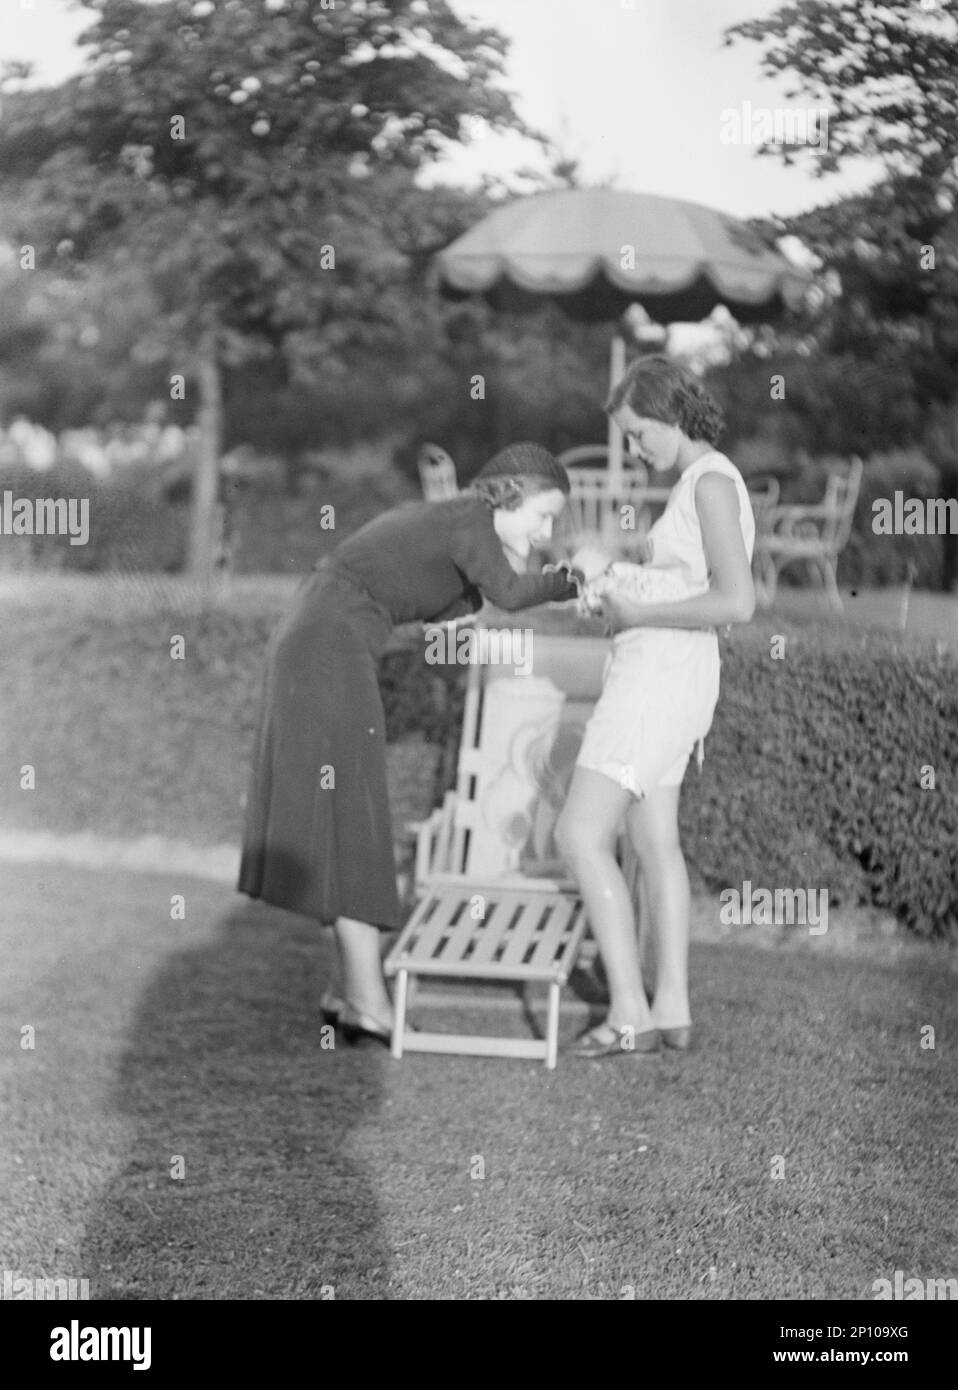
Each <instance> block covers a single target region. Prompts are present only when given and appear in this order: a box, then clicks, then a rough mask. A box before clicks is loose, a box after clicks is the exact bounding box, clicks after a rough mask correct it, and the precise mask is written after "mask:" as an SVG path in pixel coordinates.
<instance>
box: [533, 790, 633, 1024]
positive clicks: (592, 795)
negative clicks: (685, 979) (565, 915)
mask: <svg viewBox="0 0 958 1390" xmlns="http://www.w3.org/2000/svg"><path fill="white" fill-rule="evenodd" d="M631 800H632V793H631V792H629V791H627V790H626V789H625V788H624V787H621V786H619V784H618V783H617V782H614V781H613V780H612V779H611V778H610V777H605V776H603V774H602V773H601V772H593V771H591V770H590V769H587V768H582V767H577V768H576V770H575V772H574V774H573V777H572V784H571V786H570V788H569V795H568V797H567V798H566V803H565V806H564V807H563V809H562V814H561V815H560V817H559V820H558V822H557V824H556V843H557V845H558V846H559V850H560V852H561V854H562V855H563V858H564V859H565V861H566V863H567V865H568V867H569V870H570V872H571V873H572V875H573V876H574V878H575V880H576V882H577V883H578V885H579V890H580V892H581V893H582V897H583V899H584V901H585V908H586V912H587V914H588V918H589V924H590V926H591V928H592V931H593V934H594V936H595V939H596V941H597V943H598V946H599V954H600V955H601V956H602V963H603V965H604V966H605V970H606V974H607V976H608V980H609V1013H608V1018H607V1022H608V1024H609V1026H610V1027H611V1028H627V1027H630V1028H634V1029H635V1030H636V1032H644V1031H645V1030H646V1029H648V1028H650V1027H652V1022H651V1016H650V1014H649V1006H648V1002H647V1000H646V997H645V992H644V990H643V988H642V972H641V970H640V968H639V951H638V943H637V941H636V936H635V914H634V912H633V910H632V900H631V897H630V895H629V890H628V887H627V886H626V882H625V879H624V877H623V875H622V870H621V869H620V868H619V865H618V864H617V862H616V858H615V837H616V831H617V830H618V828H619V826H620V825H621V823H622V819H623V817H624V815H625V813H626V810H627V809H628V805H629V802H630V801H631Z"/></svg>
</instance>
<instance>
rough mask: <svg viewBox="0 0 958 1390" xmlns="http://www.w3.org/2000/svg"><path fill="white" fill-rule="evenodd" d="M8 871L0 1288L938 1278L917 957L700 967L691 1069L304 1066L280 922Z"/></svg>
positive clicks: (842, 1290) (364, 1291)
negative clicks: (178, 913)
mask: <svg viewBox="0 0 958 1390" xmlns="http://www.w3.org/2000/svg"><path fill="white" fill-rule="evenodd" d="M5 881H6V882H5V887H6V891H5V904H6V908H7V911H6V912H5V914H4V917H3V925H2V927H0V950H2V952H3V957H4V960H5V963H6V968H5V970H4V980H3V987H2V995H0V1027H2V1030H3V1032H4V1035H5V1036H7V1037H8V1038H11V1037H18V1036H20V1034H21V1029H23V1028H24V1027H25V1026H26V1025H30V1026H32V1027H33V1028H34V1029H35V1030H36V1046H35V1048H34V1049H33V1050H23V1049H21V1048H18V1047H17V1046H13V1047H8V1048H5V1049H4V1050H3V1052H2V1061H0V1129H2V1132H3V1134H4V1144H3V1146H2V1149H0V1182H2V1190H3V1193H4V1201H3V1204H2V1214H0V1251H2V1258H3V1264H4V1266H5V1267H6V1268H10V1269H14V1270H19V1271H20V1272H21V1273H22V1274H24V1275H27V1276H33V1277H41V1276H44V1275H45V1276H47V1277H50V1278H53V1277H73V1278H88V1279H89V1280H90V1282H91V1294H92V1296H93V1297H94V1298H105V1297H114V1298H115V1297H119V1298H129V1299H147V1298H159V1299H196V1298H217V1299H231V1298H237V1299H255V1298H264V1299H303V1298H318V1297H320V1296H321V1293H322V1291H323V1289H324V1287H328V1286H332V1287H333V1288H334V1290H335V1296H336V1297H337V1298H340V1299H342V1298H394V1299H409V1298H412V1299H419V1298H453V1299H507V1298H529V1299H541V1298H550V1297H551V1298H561V1299H580V1298H621V1297H623V1296H629V1294H630V1291H632V1290H634V1294H635V1297H637V1298H650V1297H658V1298H668V1299H727V1298H747V1299H762V1300H769V1299H783V1298H800V1299H820V1298H838V1299H869V1298H871V1297H872V1287H871V1286H872V1283H873V1281H874V1280H875V1279H877V1278H885V1277H887V1278H892V1277H893V1276H894V1271H895V1270H896V1269H901V1270H903V1271H904V1272H905V1276H906V1277H911V1276H912V1275H915V1276H919V1277H928V1276H953V1275H956V1274H958V1270H956V1268H955V1266H954V1251H955V1249H956V1237H958V1229H956V1209H955V1203H954V1190H955V1178H956V1166H955V1165H956V1149H955V1135H956V1133H958V1069H956V1068H955V1066H954V1064H953V1059H952V1058H951V1057H950V1052H951V1049H952V1047H953V1038H954V1035H955V1027H956V1023H958V1018H956V1013H958V1009H956V1003H955V992H954V979H953V977H951V978H949V976H948V975H947V974H946V973H945V972H943V971H941V970H940V969H939V968H938V967H937V966H936V965H935V963H934V960H933V958H932V957H931V956H929V958H928V959H927V960H924V961H923V960H914V959H913V960H908V961H903V962H899V964H898V965H897V966H895V967H889V966H884V965H877V964H866V963H863V962H859V961H853V960H838V959H835V958H832V957H828V956H824V955H822V956H819V955H817V954H816V953H815V952H814V951H811V950H809V951H806V952H804V953H790V952H786V953H783V952H769V951H765V952H760V951H752V950H750V949H748V948H746V947H742V948H730V947H720V946H707V945H700V946H698V947H696V948H694V951H693V962H692V969H693V981H694V982H695V994H694V1008H695V1012H696V1019H697V1023H698V1027H699V1034H700V1046H699V1049H698V1051H697V1052H694V1053H692V1054H690V1055H688V1056H679V1055H664V1056H662V1057H661V1058H658V1059H646V1060H636V1059H635V1058H634V1057H633V1058H622V1059H616V1060H615V1061H607V1062H582V1061H578V1060H575V1059H563V1060H560V1064H559V1068H558V1070H557V1071H556V1072H554V1073H551V1074H550V1073H548V1072H546V1071H545V1069H544V1067H542V1065H541V1064H536V1063H528V1062H522V1061H506V1060H479V1059H469V1058H443V1057H428V1056H421V1057H412V1058H408V1059H406V1060H404V1061H403V1062H402V1063H399V1064H397V1063H395V1062H393V1061H392V1060H391V1059H390V1058H389V1057H388V1056H387V1055H385V1054H384V1053H382V1052H381V1051H375V1052H367V1051H349V1050H346V1051H342V1050H333V1051H330V1050H327V1049H324V1048H323V1047H322V1046H321V1036H320V1030H319V1024H318V1019H317V1009H316V1001H317V998H318V994H319V991H320V989H321V987H322V984H323V981H324V976H325V972H326V970H327V968H328V963H329V945H328V942H327V941H326V940H325V939H324V937H323V936H322V935H320V934H317V932H316V931H315V929H314V928H312V927H311V925H310V924H309V923H308V922H306V921H305V920H304V919H301V918H296V917H292V916H289V915H286V914H283V913H279V912H276V911H274V910H272V909H268V908H264V907H263V906H262V905H260V904H250V903H247V902H246V901H245V900H242V899H239V898H238V897H235V896H234V895H232V894H231V893H229V892H228V891H226V890H224V889H222V888H219V887H217V886H215V885H210V884H203V883H200V882H198V881H196V880H182V881H177V880H173V879H170V878H163V877H155V878H153V877H134V876H128V875H119V874H113V875H105V874H95V873H92V872H88V871H84V870H72V869H63V868H56V869H47V868H36V867H17V868H16V869H13V868H9V867H7V869H6V872H5ZM173 893H183V894H184V895H185V897H186V903H187V915H186V920H185V921H173V920H170V915H169V913H170V906H169V904H170V897H171V895H172V894H173ZM584 1016H585V1015H584V1010H583V1006H582V1005H580V1004H578V1002H577V1001H575V1000H572V1001H571V1002H570V1003H569V1004H568V1005H567V1006H566V1008H565V1011H564V1014H563V1032H564V1035H565V1036H566V1037H568V1036H569V1035H570V1034H571V1033H572V1032H574V1031H577V1029H578V1028H579V1027H580V1026H581V1025H582V1022H583V1020H584ZM429 1018H430V1023H432V1021H433V1020H434V1021H435V1023H436V1025H437V1026H448V1027H450V1028H451V1029H459V1028H463V1027H464V1028H468V1029H476V1030H477V1031H480V1030H483V1029H490V1030H491V1029H493V1028H494V1027H515V1028H516V1030H524V1028H525V1025H524V1023H523V1021H522V1018H521V1015H520V1012H519V1009H518V1006H516V1008H515V1010H514V1012H509V1011H506V1012H493V1011H491V1010H489V1009H486V1010H484V1011H481V1010H480V1009H479V1008H478V1007H474V1008H471V1007H470V1006H469V1005H468V1004H465V1005H463V1006H462V1007H461V1008H457V1009H444V1010H443V1011H442V1012H441V1013H440V1012H438V1011H437V1012H436V1013H435V1014H434V1013H433V1011H432V1010H430V1011H429ZM929 1023H930V1024H932V1025H933V1026H934V1027H935V1029H936V1034H937V1046H936V1048H935V1050H934V1051H923V1050H922V1049H921V1047H920V1036H921V1034H920V1030H921V1028H922V1026H923V1025H925V1024H929ZM176 1156H180V1157H181V1159H182V1162H183V1165H184V1176H183V1178H182V1179H174V1178H172V1177H171V1176H170V1173H171V1164H173V1163H174V1162H175V1160H176ZM776 1156H780V1157H781V1158H782V1159H783V1160H784V1166H783V1169H782V1171H783V1176H782V1177H780V1178H774V1177H773V1176H772V1174H773V1172H774V1171H776V1169H775V1166H774V1165H775V1160H776ZM473 1174H475V1175H476V1176H473ZM479 1174H483V1176H478V1175H479Z"/></svg>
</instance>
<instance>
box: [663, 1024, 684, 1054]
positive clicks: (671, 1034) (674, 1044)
mask: <svg viewBox="0 0 958 1390" xmlns="http://www.w3.org/2000/svg"><path fill="white" fill-rule="evenodd" d="M659 1032H660V1033H661V1034H662V1042H663V1043H664V1044H665V1046H666V1047H671V1048H673V1049H674V1050H675V1051H676V1052H688V1051H689V1049H690V1048H691V1046H692V1025H691V1023H687V1024H686V1025H685V1026H684V1027H683V1028H660V1029H659Z"/></svg>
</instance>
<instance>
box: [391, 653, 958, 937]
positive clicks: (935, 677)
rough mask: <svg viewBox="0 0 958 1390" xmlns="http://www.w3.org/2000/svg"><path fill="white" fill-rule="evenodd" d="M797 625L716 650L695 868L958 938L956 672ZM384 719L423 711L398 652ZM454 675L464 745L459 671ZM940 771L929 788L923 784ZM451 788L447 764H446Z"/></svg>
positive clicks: (690, 817)
mask: <svg viewBox="0 0 958 1390" xmlns="http://www.w3.org/2000/svg"><path fill="white" fill-rule="evenodd" d="M840 634H841V629H831V628H806V629H801V628H799V629H797V630H796V629H790V635H788V636H787V637H786V643H785V651H784V657H783V659H773V658H772V656H771V642H770V636H771V633H770V632H769V633H768V634H763V633H761V632H759V631H756V630H754V629H753V630H750V631H747V632H744V633H739V634H736V635H734V636H733V638H732V639H731V640H729V641H727V642H725V643H724V644H723V653H722V695H721V699H720V701H719V706H718V710H717V711H716V716H715V722H714V724H713V726H712V730H711V733H710V734H709V736H708V738H707V739H706V744H705V752H706V757H705V763H704V766H703V769H702V772H701V774H699V773H698V771H697V769H696V767H695V765H694V762H693V764H692V765H691V766H690V768H689V771H688V773H687V774H686V779H685V783H684V785H683V792H682V801H681V807H680V823H681V829H682V838H683V844H684V846H685V848H686V853H687V857H688V859H689V864H690V869H691V871H692V873H693V874H694V875H696V876H697V877H698V878H699V879H700V880H701V882H702V883H703V884H704V886H705V887H706V888H707V889H708V890H709V891H714V892H716V893H718V892H720V891H721V890H722V889H725V888H735V889H737V890H739V891H741V888H742V884H743V882H745V881H746V880H749V881H750V882H751V883H752V885H753V887H754V889H756V890H757V889H758V888H769V889H773V890H774V889H775V888H789V889H797V888H805V889H813V888H814V889H827V891H828V902H829V905H830V906H834V907H838V906H841V905H842V904H845V905H851V904H861V905H871V906H874V907H878V908H882V909H885V910H887V911H889V912H892V913H894V915H895V916H896V917H897V918H898V919H899V920H900V921H902V922H904V923H905V924H907V926H909V927H910V928H911V929H912V930H913V931H914V932H916V933H917V934H918V935H919V936H922V937H927V938H949V939H953V940H958V665H956V663H955V659H954V656H951V657H947V656H944V655H943V656H938V655H936V654H935V653H934V651H933V650H932V649H928V650H927V651H924V652H920V651H918V650H915V649H908V650H903V649H902V648H901V647H899V646H898V645H897V644H896V643H895V641H894V640H892V639H889V638H886V637H884V636H882V635H878V634H869V635H868V636H861V635H855V636H854V637H849V638H848V639H847V640H843V639H842V637H841V635H840ZM394 660H395V661H396V662H397V663H399V664H397V666H396V667H395V668H394V670H395V671H398V670H399V669H400V665H401V664H402V663H403V662H405V664H404V665H403V666H402V669H403V671H404V676H405V681H404V682H394V683H393V684H391V685H387V686H386V687H385V689H386V694H387V719H388V718H389V717H390V715H389V711H391V712H392V718H393V719H394V720H395V721H396V722H397V723H398V724H400V725H401V726H402V727H403V728H406V727H408V723H409V718H410V712H411V711H412V710H414V709H415V708H421V709H422V710H423V711H428V712H429V713H428V715H427V716H426V717H427V718H428V719H429V720H431V721H432V722H431V723H430V724H429V725H428V726H427V725H426V724H423V725H422V726H421V727H423V728H424V729H426V728H427V727H428V732H429V735H430V736H432V737H434V736H435V718H436V714H435V703H434V698H435V697H434V695H433V694H431V693H430V682H433V681H434V680H435V676H434V675H433V673H432V672H431V671H427V670H426V669H425V668H423V667H422V666H421V665H420V664H419V663H418V661H417V660H416V659H415V658H394ZM447 679H449V680H450V681H451V683H452V684H451V689H452V692H453V693H452V694H451V696H450V699H449V707H448V711H447V721H448V724H447V738H449V739H451V740H452V742H453V744H456V743H458V732H459V727H460V722H461V708H462V688H463V686H464V680H462V679H460V680H459V681H458V682H456V680H455V674H454V675H453V676H452V677H447ZM929 767H930V768H931V769H933V772H934V781H935V786H934V789H930V788H929V789H924V788H923V787H922V785H921V777H922V769H923V768H929ZM446 768H447V784H448V785H451V784H452V781H451V777H450V775H449V769H451V768H454V758H452V757H447V759H446Z"/></svg>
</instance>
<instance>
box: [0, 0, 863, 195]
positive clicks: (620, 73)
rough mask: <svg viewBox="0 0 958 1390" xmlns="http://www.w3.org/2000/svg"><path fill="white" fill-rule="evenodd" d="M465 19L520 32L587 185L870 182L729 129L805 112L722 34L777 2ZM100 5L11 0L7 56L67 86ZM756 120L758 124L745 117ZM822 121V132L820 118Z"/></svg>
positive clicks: (6, 0) (477, 171)
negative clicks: (818, 172)
mask: <svg viewBox="0 0 958 1390" xmlns="http://www.w3.org/2000/svg"><path fill="white" fill-rule="evenodd" d="M452 5H453V8H454V9H455V10H456V11H457V12H458V13H459V14H460V15H462V16H463V17H472V18H475V19H476V20H478V21H480V22H481V23H483V24H486V25H491V26H493V27H495V28H496V29H498V30H499V31H500V32H502V33H503V34H505V35H506V36H507V37H508V38H509V39H510V41H511V49H510V54H509V58H508V60H507V74H508V76H507V85H508V87H509V89H510V90H511V91H512V93H513V95H514V97H515V99H516V105H517V107H518V110H519V112H520V114H521V115H522V116H523V117H524V118H525V119H526V121H527V122H528V124H529V125H531V126H533V127H535V128H536V129H539V130H542V131H543V132H544V133H545V134H547V135H548V136H550V137H551V138H552V139H553V140H554V141H555V142H556V143H557V144H558V145H559V147H560V148H561V150H562V151H563V153H564V154H567V155H570V156H572V157H573V158H576V159H578V160H579V162H580V176H581V177H582V178H583V180H584V181H585V182H587V183H589V182H604V181H606V180H610V179H611V180H614V181H615V183H616V186H618V187H621V188H631V189H636V190H640V191H643V192H647V193H658V194H663V195H666V196H672V197H677V198H687V199H690V200H691V201H694V202H700V203H706V204H709V205H710V206H713V207H717V208H720V209H722V210H723V211H725V212H730V213H733V214H735V215H737V216H740V217H754V216H768V215H775V214H779V215H785V214H789V213H796V212H801V211H803V210H805V209H807V208H810V207H814V206H816V205H817V204H820V203H823V202H826V201H830V200H831V199H833V198H836V197H839V196H842V195H843V194H846V193H849V192H852V191H857V190H859V189H861V188H864V187H866V186H867V185H868V184H869V183H870V182H872V181H873V179H874V178H875V177H876V174H877V169H876V168H875V166H873V165H869V164H867V163H865V162H864V161H862V162H859V163H858V164H857V165H855V166H849V167H848V169H847V170H845V171H843V172H842V173H841V174H839V175H834V176H832V177H830V178H828V179H825V180H822V179H816V178H815V177H814V176H813V174H812V169H811V165H812V160H811V159H810V158H809V159H807V160H806V159H802V160H798V161H796V163H794V164H792V165H791V166H789V167H787V168H786V167H783V166H782V165H781V164H780V163H779V162H778V161H775V160H772V159H768V158H762V159H760V158H758V157H757V155H756V152H755V147H754V145H753V144H751V143H749V142H748V141H747V140H746V141H743V142H741V143H738V144H730V143H726V142H724V141H723V139H722V131H723V122H724V128H725V129H726V131H727V129H728V125H729V117H728V115H727V114H723V113H729V112H736V113H742V111H743V103H745V102H750V103H751V111H752V115H753V117H755V116H757V113H758V112H759V111H760V110H762V109H767V110H769V111H771V112H774V110H775V109H776V108H783V107H787V108H794V107H796V106H798V107H799V108H802V109H804V108H805V106H806V103H805V102H802V101H799V102H795V101H789V100H788V99H787V97H786V95H785V90H786V87H787V83H786V82H785V81H784V80H781V79H776V80H775V81H772V80H770V79H767V78H764V77H762V76H761V74H760V72H759V63H758V58H759V49H758V47H757V46H756V45H755V44H751V43H744V42H738V43H736V44H735V45H733V46H732V47H725V46H724V45H723V43H722V31H723V29H725V28H726V27H727V26H728V25H730V24H734V23H736V22H738V21H740V20H743V19H749V18H760V17H762V16H764V15H767V14H770V13H771V12H772V11H773V10H774V9H775V8H777V5H778V0H452ZM90 18H91V15H90V12H89V11H88V10H84V9H83V8H82V6H80V5H79V4H77V3H74V0H0V57H2V58H5V59H6V58H9V59H25V60H28V61H30V62H32V63H34V64H35V65H36V73H37V77H38V78H39V79H41V80H43V81H45V82H57V81H60V80H62V79H63V78H64V77H67V76H69V75H71V74H72V73H74V72H76V71H77V70H78V68H79V66H80V63H81V61H82V56H81V51H80V50H78V48H77V47H76V36H77V34H78V33H79V32H80V31H81V30H82V29H83V28H84V27H86V25H87V24H88V23H89V21H90ZM746 124H747V123H746ZM813 129H814V128H813ZM546 163H547V162H546V160H545V159H544V157H543V156H542V154H541V153H540V152H539V151H538V149H537V148H536V147H535V146H531V145H529V144H528V143H527V142H522V141H519V140H516V139H514V138H509V139H507V138H505V137H493V136H486V137H484V138H480V139H478V140H476V141H475V142H474V143H473V144H472V145H471V146H470V147H468V148H466V149H458V148H457V149H456V150H455V152H454V153H453V155H452V156H451V157H450V158H449V159H447V160H445V161H443V163H442V164H441V165H440V166H439V167H438V168H436V169H434V170H433V171H432V172H431V173H430V174H429V175H428V178H429V179H441V180H443V181H445V182H451V183H466V184H472V183H475V182H476V181H477V180H478V179H479V177H480V176H481V175H482V174H483V173H490V174H494V175H497V176H499V177H508V176H510V175H514V174H515V173H516V172H517V171H518V170H521V169H522V168H524V167H530V166H532V167H539V168H542V169H545V167H546Z"/></svg>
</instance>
